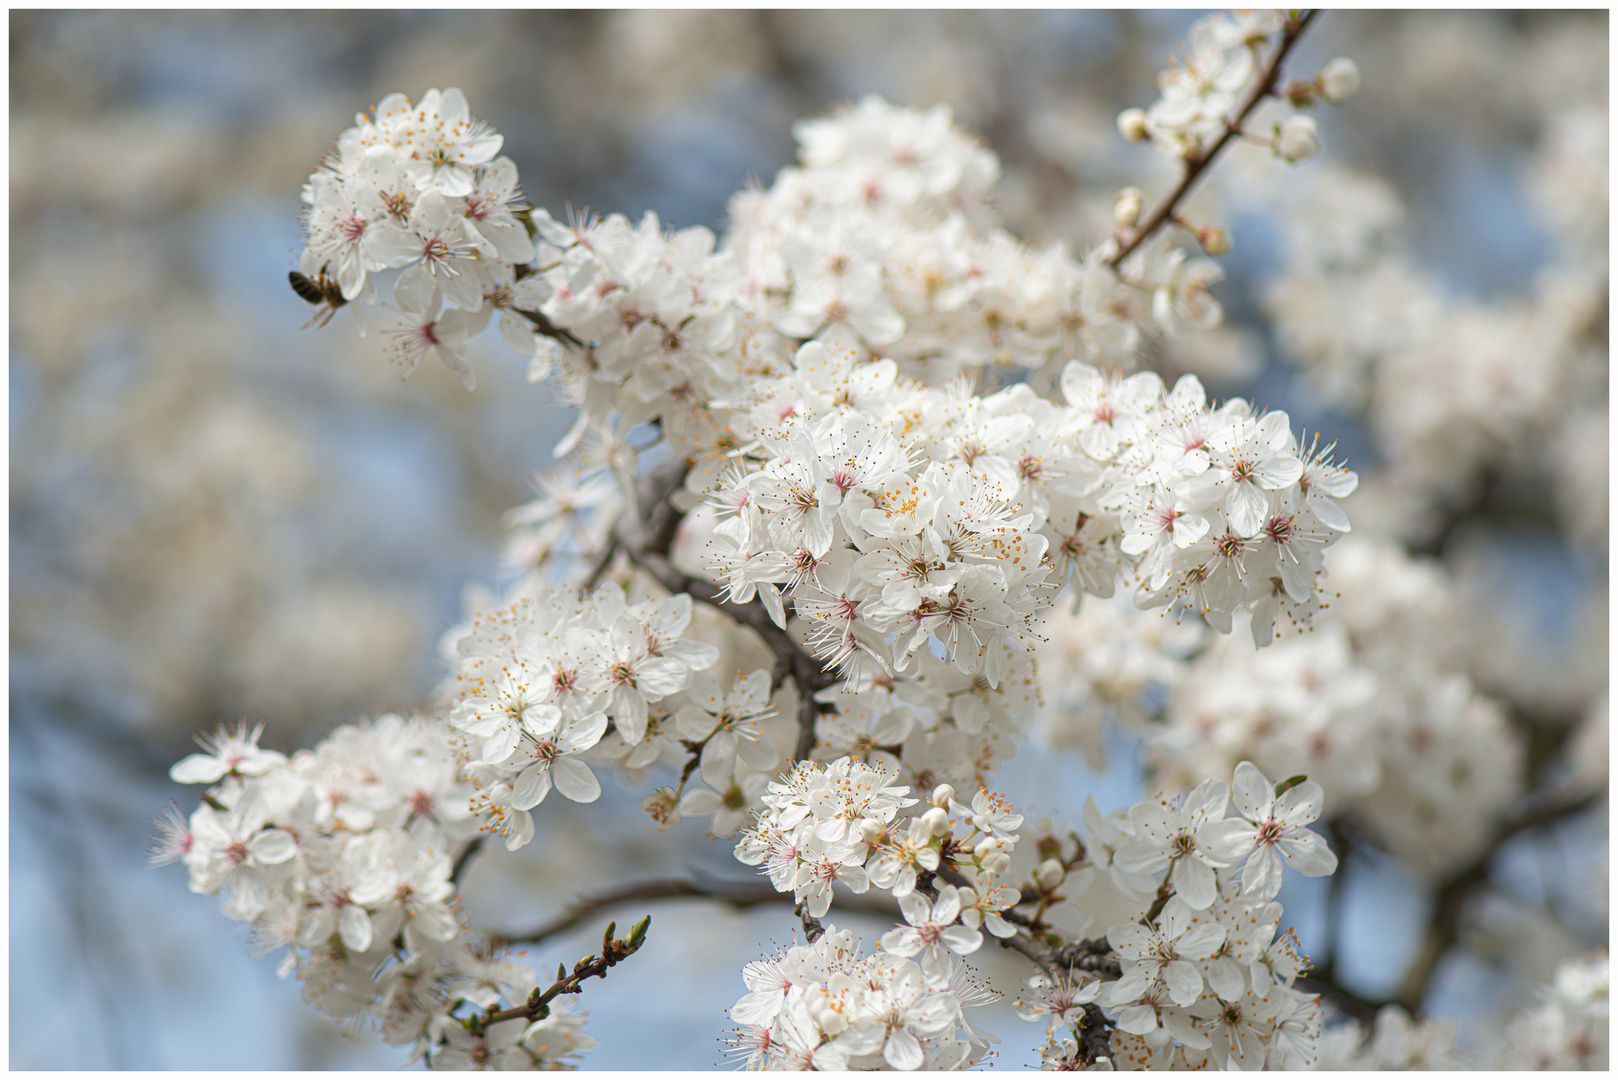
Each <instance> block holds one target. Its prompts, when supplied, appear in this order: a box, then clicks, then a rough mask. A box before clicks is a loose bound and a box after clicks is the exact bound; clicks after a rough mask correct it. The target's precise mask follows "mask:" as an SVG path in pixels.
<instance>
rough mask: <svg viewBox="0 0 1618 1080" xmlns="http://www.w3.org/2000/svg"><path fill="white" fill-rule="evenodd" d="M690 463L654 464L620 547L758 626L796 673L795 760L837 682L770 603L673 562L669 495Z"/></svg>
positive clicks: (620, 532)
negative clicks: (637, 515) (726, 592)
mask: <svg viewBox="0 0 1618 1080" xmlns="http://www.w3.org/2000/svg"><path fill="white" fill-rule="evenodd" d="M685 471H686V470H685V466H684V464H683V463H682V462H679V461H674V462H670V463H668V464H667V465H664V466H662V467H661V468H659V469H654V470H653V471H652V472H650V473H648V474H647V475H646V476H643V477H642V478H641V479H640V482H639V484H638V485H637V488H638V490H637V494H638V495H639V501H640V505H641V506H642V507H650V510H649V511H647V520H646V521H645V522H644V523H642V522H640V521H636V520H634V519H633V518H632V516H631V515H629V514H625V515H624V516H623V517H621V518H619V519H618V523H617V525H616V526H614V528H613V536H614V538H615V540H616V543H617V544H618V546H619V549H620V550H622V551H623V552H624V554H625V555H627V556H628V557H629V560H630V561H631V562H633V563H634V564H635V565H636V566H638V567H640V568H641V569H642V570H644V571H645V572H646V573H647V574H649V575H651V577H652V578H653V579H655V580H656V581H657V583H658V584H659V585H661V586H663V588H665V589H667V590H668V591H669V592H670V593H671V594H678V593H686V594H687V595H689V596H690V597H691V599H693V600H695V601H697V602H698V603H702V604H707V605H708V606H709V607H712V608H714V609H715V610H718V611H721V612H723V613H724V614H726V615H728V616H729V617H730V618H732V619H735V620H736V621H737V622H739V623H741V624H742V625H743V626H746V627H748V628H750V629H751V630H753V632H754V633H756V634H758V636H759V637H761V638H763V639H764V644H765V645H766V646H767V647H768V648H769V650H770V651H771V652H772V653H774V654H775V657H776V667H777V670H780V671H784V672H786V673H790V674H791V676H792V680H793V682H794V683H795V684H796V685H797V688H798V699H799V706H798V742H797V745H796V747H795V748H794V751H793V759H794V760H802V759H804V758H807V757H808V756H809V754H810V753H811V752H812V751H813V750H814V746H815V720H816V719H817V718H818V717H819V715H820V706H819V703H818V702H816V701H815V700H814V695H815V693H816V691H819V690H823V689H825V688H826V687H828V686H831V685H832V684H833V683H835V682H836V681H837V677H836V676H835V675H833V674H832V673H831V672H829V671H826V670H825V669H824V668H822V667H821V665H820V661H818V660H816V659H815V658H814V657H813V656H811V655H810V654H809V653H808V652H806V651H805V650H804V649H803V647H802V646H800V645H799V644H798V643H797V642H796V641H794V640H793V638H792V635H791V634H788V633H787V632H786V631H785V630H783V629H782V628H781V627H779V626H776V625H775V621H774V620H773V619H771V618H770V613H769V612H768V611H767V610H765V607H764V603H763V601H761V600H758V599H757V598H755V599H753V600H750V601H749V602H747V603H745V604H737V603H733V602H732V601H730V600H727V599H725V598H724V596H723V590H721V589H720V588H719V587H718V586H717V585H715V584H714V583H713V582H711V581H705V580H703V579H701V578H694V577H692V576H690V575H689V574H685V573H682V572H681V571H679V570H678V569H676V568H675V566H674V564H673V563H672V562H670V561H669V555H668V553H669V549H670V547H671V546H672V544H673V542H674V534H675V532H676V531H677V530H678V529H679V525H680V521H681V520H682V515H681V514H680V512H679V511H678V510H676V509H675V508H674V505H673V503H672V502H670V500H669V496H670V495H672V494H673V493H674V492H675V491H676V490H678V489H679V487H680V486H681V485H682V484H683V483H684V482H685Z"/></svg>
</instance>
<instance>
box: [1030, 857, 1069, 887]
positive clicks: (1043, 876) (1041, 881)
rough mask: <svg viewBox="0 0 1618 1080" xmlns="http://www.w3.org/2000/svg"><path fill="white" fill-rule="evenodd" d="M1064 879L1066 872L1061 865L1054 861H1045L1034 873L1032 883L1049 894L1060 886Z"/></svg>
mask: <svg viewBox="0 0 1618 1080" xmlns="http://www.w3.org/2000/svg"><path fill="white" fill-rule="evenodd" d="M1066 877H1067V871H1066V870H1064V869H1062V864H1061V863H1059V862H1057V861H1056V860H1055V859H1046V860H1045V861H1044V862H1042V863H1040V864H1039V868H1038V869H1037V870H1035V871H1034V883H1035V884H1036V885H1038V886H1039V887H1040V888H1041V889H1043V890H1045V891H1046V892H1050V891H1051V890H1052V889H1054V888H1056V887H1057V886H1058V885H1060V884H1062V881H1063V879H1064V878H1066Z"/></svg>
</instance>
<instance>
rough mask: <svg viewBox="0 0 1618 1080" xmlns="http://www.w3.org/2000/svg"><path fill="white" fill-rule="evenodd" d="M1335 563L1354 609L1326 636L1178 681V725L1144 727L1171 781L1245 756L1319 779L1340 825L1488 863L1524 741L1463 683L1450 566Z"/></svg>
mask: <svg viewBox="0 0 1618 1080" xmlns="http://www.w3.org/2000/svg"><path fill="white" fill-rule="evenodd" d="M1329 560H1330V562H1331V569H1332V574H1333V581H1334V583H1336V584H1337V585H1338V586H1339V587H1340V590H1341V593H1342V598H1341V599H1338V600H1336V601H1335V602H1334V603H1333V605H1332V608H1331V610H1330V612H1329V613H1327V614H1328V617H1324V619H1323V621H1322V622H1321V624H1320V625H1317V627H1316V629H1315V632H1314V633H1313V634H1310V635H1307V636H1304V637H1299V638H1295V639H1292V640H1289V641H1286V642H1282V643H1278V644H1277V645H1276V646H1274V647H1273V648H1271V649H1268V650H1264V651H1262V652H1261V651H1257V650H1254V649H1252V648H1249V647H1246V646H1245V643H1243V642H1242V641H1240V640H1239V638H1237V637H1231V638H1228V639H1222V640H1216V641H1214V642H1213V643H1212V644H1211V645H1210V646H1209V648H1208V649H1207V650H1206V651H1205V652H1203V653H1202V654H1201V655H1199V656H1198V657H1197V658H1196V659H1195V660H1194V661H1193V662H1192V663H1191V665H1190V667H1189V669H1188V670H1187V671H1186V673H1185V674H1184V675H1183V676H1182V678H1181V679H1180V680H1179V681H1178V683H1177V684H1176V685H1175V687H1174V689H1173V692H1172V693H1171V695H1170V697H1169V701H1168V705H1167V709H1166V712H1165V720H1166V724H1164V725H1163V726H1161V727H1158V726H1155V725H1154V726H1153V727H1152V728H1150V729H1147V728H1144V727H1143V728H1138V729H1137V730H1138V731H1141V732H1143V733H1146V734H1147V735H1148V739H1149V743H1150V746H1151V749H1152V757H1153V760H1154V762H1155V763H1156V765H1157V767H1158V769H1159V770H1160V773H1161V775H1162V776H1163V777H1164V778H1165V779H1166V780H1169V781H1170V782H1178V783H1187V784H1189V783H1192V782H1195V781H1196V780H1199V779H1201V778H1203V777H1207V776H1218V775H1220V774H1221V773H1223V772H1224V771H1225V770H1226V769H1229V768H1230V767H1231V763H1233V762H1235V761H1239V760H1241V759H1243V758H1247V759H1250V760H1253V761H1255V762H1258V763H1259V764H1260V765H1261V766H1263V767H1264V768H1266V769H1269V770H1272V771H1274V772H1277V773H1282V774H1287V775H1290V774H1293V773H1307V774H1308V775H1310V776H1312V777H1317V778H1319V779H1320V781H1321V783H1322V784H1324V785H1325V786H1326V788H1327V789H1328V790H1329V791H1331V793H1332V798H1333V799H1334V805H1333V808H1332V812H1333V814H1334V815H1335V814H1340V813H1350V814H1352V815H1353V816H1354V817H1355V818H1356V819H1357V820H1359V821H1360V822H1361V823H1362V824H1364V825H1365V826H1367V827H1368V828H1369V829H1370V832H1371V834H1372V835H1374V836H1375V837H1376V838H1377V840H1378V841H1379V842H1380V843H1381V844H1383V845H1385V846H1386V847H1387V848H1388V849H1390V850H1391V851H1393V852H1394V853H1395V854H1397V855H1398V856H1400V857H1401V858H1402V859H1406V860H1408V861H1409V862H1410V864H1411V865H1412V866H1415V867H1418V868H1420V869H1421V870H1422V872H1424V873H1431V874H1441V873H1443V872H1445V871H1446V870H1448V869H1450V868H1452V867H1454V866H1457V865H1460V864H1461V863H1464V862H1465V861H1466V860H1467V859H1469V858H1471V857H1472V856H1474V855H1475V854H1476V853H1477V852H1478V851H1480V850H1481V849H1482V847H1483V846H1484V845H1486V844H1487V843H1488V842H1489V840H1490V838H1491V836H1492V835H1493V830H1494V828H1495V825H1496V823H1497V822H1498V821H1499V819H1500V817H1501V815H1502V814H1503V813H1505V811H1506V810H1507V809H1508V808H1509V807H1511V806H1512V805H1513V804H1514V803H1515V801H1516V799H1517V798H1518V796H1519V794H1520V792H1521V791H1522V784H1523V780H1524V777H1523V775H1522V760H1523V747H1522V744H1521V740H1520V737H1519V736H1518V735H1517V734H1516V733H1515V731H1514V730H1513V728H1512V727H1511V725H1510V724H1509V723H1508V722H1507V720H1506V718H1505V716H1504V714H1503V712H1502V711H1501V708H1500V706H1499V705H1498V704H1497V703H1496V702H1494V701H1492V700H1491V699H1489V698H1487V697H1485V696H1483V695H1482V694H1481V693H1479V691H1478V690H1477V689H1476V688H1475V687H1474V686H1473V684H1472V681H1471V680H1470V678H1468V677H1467V675H1466V674H1465V671H1464V668H1463V666H1462V662H1463V657H1462V655H1461V653H1460V650H1459V642H1460V639H1461V630H1462V627H1461V616H1460V613H1459V609H1458V605H1457V602H1456V598H1455V596H1454V595H1453V590H1452V587H1451V586H1450V584H1449V582H1448V580H1447V578H1446V577H1445V576H1444V575H1443V573H1442V572H1441V570H1440V569H1439V568H1438V567H1437V566H1436V565H1433V564H1429V563H1426V562H1423V561H1419V560H1416V559H1412V558H1411V557H1410V556H1408V555H1406V554H1405V553H1404V552H1403V550H1402V549H1401V548H1399V547H1397V546H1396V545H1390V544H1386V543H1379V542H1375V541H1371V540H1368V539H1359V538H1355V539H1351V540H1349V541H1346V542H1345V543H1344V544H1341V545H1339V546H1338V547H1336V548H1333V549H1332V552H1331V553H1330V555H1329Z"/></svg>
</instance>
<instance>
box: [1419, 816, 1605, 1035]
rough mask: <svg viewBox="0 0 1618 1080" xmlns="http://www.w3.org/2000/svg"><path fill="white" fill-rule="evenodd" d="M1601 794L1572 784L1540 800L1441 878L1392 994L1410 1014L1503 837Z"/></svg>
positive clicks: (1423, 994) (1551, 821)
mask: <svg viewBox="0 0 1618 1080" xmlns="http://www.w3.org/2000/svg"><path fill="white" fill-rule="evenodd" d="M1603 797H1604V793H1603V792H1601V791H1590V790H1576V791H1569V792H1563V793H1561V794H1558V795H1553V796H1550V797H1548V798H1546V799H1543V800H1541V801H1540V802H1538V803H1536V804H1535V805H1533V806H1530V807H1528V808H1527V809H1525V810H1522V811H1520V812H1518V813H1517V815H1516V816H1514V817H1513V818H1511V819H1510V820H1508V821H1507V822H1506V823H1505V824H1503V825H1501V826H1500V828H1499V829H1498V830H1497V831H1496V832H1495V836H1494V840H1493V841H1492V842H1491V843H1490V844H1489V846H1488V847H1487V848H1486V849H1485V850H1484V852H1483V854H1481V855H1479V856H1478V857H1477V858H1475V859H1473V860H1472V861H1471V862H1469V863H1467V864H1466V865H1465V866H1463V867H1461V868H1460V869H1459V870H1456V871H1455V872H1454V873H1452V874H1450V875H1449V876H1448V877H1447V878H1445V879H1444V881H1443V882H1442V883H1440V884H1439V886H1438V888H1437V890H1436V891H1435V892H1434V894H1433V911H1432V915H1431V916H1430V917H1429V919H1428V922H1427V932H1426V933H1425V934H1424V935H1423V937H1422V942H1421V945H1420V946H1419V947H1418V948H1417V950H1416V956H1415V959H1413V960H1412V961H1411V962H1410V966H1409V967H1408V968H1406V970H1405V975H1404V978H1403V979H1402V980H1401V981H1400V984H1399V992H1398V994H1397V995H1395V997H1394V999H1393V1000H1394V1001H1396V1002H1398V1003H1399V1004H1400V1005H1403V1006H1404V1007H1405V1008H1406V1009H1408V1010H1410V1012H1411V1013H1412V1014H1414V1013H1415V1012H1416V1011H1417V1010H1418V1009H1420V1008H1421V1003H1422V1000H1423V999H1424V998H1425V997H1426V996H1427V984H1428V983H1429V982H1431V981H1432V977H1433V972H1434V970H1435V969H1436V968H1437V967H1438V962H1439V961H1440V960H1442V959H1443V957H1444V954H1445V953H1447V952H1448V951H1449V949H1450V947H1451V946H1452V945H1454V944H1455V942H1456V940H1457V939H1458V938H1459V937H1460V931H1461V916H1462V914H1463V912H1464V911H1465V908H1466V902H1467V900H1468V899H1469V898H1470V896H1471V894H1472V891H1473V890H1474V889H1476V888H1477V887H1478V886H1479V885H1482V884H1484V883H1485V882H1487V881H1488V878H1489V866H1490V864H1491V863H1492V862H1493V861H1494V856H1495V855H1496V854H1497V853H1498V852H1499V850H1500V848H1501V846H1502V845H1504V844H1505V842H1506V841H1507V840H1510V839H1511V838H1512V837H1514V836H1517V835H1519V834H1521V833H1524V832H1528V831H1531V830H1533V829H1541V828H1544V827H1546V826H1548V825H1554V824H1555V823H1556V822H1558V821H1561V820H1563V819H1565V818H1569V817H1572V816H1574V815H1576V814H1580V813H1583V812H1584V811H1585V810H1588V809H1589V808H1590V807H1592V806H1594V805H1595V804H1596V803H1597V802H1598V801H1600V799H1601V798H1603Z"/></svg>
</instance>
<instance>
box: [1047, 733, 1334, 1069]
mask: <svg viewBox="0 0 1618 1080" xmlns="http://www.w3.org/2000/svg"><path fill="white" fill-rule="evenodd" d="M1323 800H1324V792H1323V791H1322V790H1321V788H1320V785H1319V784H1317V783H1315V782H1314V781H1312V780H1305V781H1302V782H1300V783H1296V784H1290V786H1289V783H1283V784H1271V783H1270V781H1269V779H1268V778H1267V777H1265V776H1264V774H1263V773H1262V772H1260V771H1259V770H1258V768H1257V767H1256V766H1254V765H1253V764H1252V763H1251V762H1245V761H1244V762H1242V763H1241V764H1240V765H1238V766H1237V767H1236V771H1235V781H1234V789H1233V788H1232V786H1231V785H1230V784H1227V783H1226V782H1225V781H1223V780H1207V781H1204V782H1203V783H1202V784H1199V785H1198V786H1197V788H1196V789H1195V790H1193V791H1192V792H1190V794H1188V795H1186V796H1185V797H1184V798H1183V799H1178V800H1174V801H1170V800H1167V799H1159V800H1147V801H1145V802H1141V803H1137V804H1136V805H1135V806H1133V807H1131V808H1130V809H1129V810H1128V811H1127V813H1126V812H1124V811H1118V812H1116V813H1114V814H1113V815H1112V816H1111V817H1110V818H1108V819H1106V820H1104V821H1103V820H1102V819H1101V818H1100V815H1099V813H1097V812H1096V810H1095V806H1094V802H1093V800H1092V802H1091V804H1090V805H1089V807H1087V810H1086V819H1087V823H1088V826H1089V831H1090V838H1089V842H1088V844H1087V846H1086V853H1087V856H1088V857H1087V860H1086V863H1087V865H1083V866H1081V867H1075V869H1078V871H1079V873H1078V874H1077V875H1075V881H1074V884H1073V886H1072V895H1073V896H1074V897H1075V898H1076V899H1079V904H1080V907H1081V908H1082V909H1084V910H1086V911H1090V912H1092V913H1094V914H1093V915H1092V917H1091V920H1090V921H1091V922H1092V923H1093V922H1094V915H1099V914H1101V913H1104V912H1107V911H1115V912H1128V913H1129V914H1128V918H1129V921H1122V922H1114V923H1113V924H1112V925H1110V926H1109V927H1107V929H1106V933H1105V937H1106V941H1107V943H1108V944H1109V945H1110V946H1111V948H1112V953H1113V956H1114V957H1115V958H1116V959H1117V961H1118V963H1119V967H1120V975H1119V977H1118V978H1116V979H1111V980H1108V979H1104V978H1102V977H1101V976H1099V975H1096V974H1094V973H1091V972H1083V971H1072V972H1068V973H1066V974H1062V975H1059V976H1058V977H1055V978H1052V977H1049V976H1036V977H1035V978H1033V979H1031V980H1029V984H1028V990H1029V992H1028V994H1027V996H1026V997H1025V998H1023V999H1021V1000H1019V1002H1018V1012H1019V1014H1020V1015H1021V1016H1022V1017H1023V1019H1025V1020H1039V1019H1041V1018H1042V1017H1043V1018H1045V1019H1046V1021H1047V1025H1048V1026H1047V1043H1046V1047H1045V1049H1044V1051H1043V1056H1044V1058H1045V1060H1046V1062H1047V1064H1048V1065H1051V1066H1052V1067H1061V1063H1062V1062H1064V1061H1066V1062H1069V1064H1068V1066H1067V1067H1072V1065H1071V1062H1072V1060H1073V1048H1074V1047H1075V1045H1076V1043H1075V1042H1074V1037H1075V1036H1076V1035H1077V1033H1078V1032H1079V1030H1080V1028H1081V1027H1082V1026H1084V1025H1083V1023H1081V1021H1082V1020H1083V1013H1084V1007H1085V1006H1086V1005H1089V1004H1091V1003H1094V1004H1095V1005H1097V1006H1099V1007H1101V1008H1103V1009H1104V1010H1106V1011H1107V1012H1108V1014H1109V1015H1111V1016H1112V1017H1113V1018H1114V1019H1115V1021H1116V1024H1117V1028H1116V1030H1115V1032H1114V1033H1113V1035H1112V1043H1111V1047H1112V1051H1113V1056H1114V1060H1115V1062H1116V1063H1118V1064H1120V1065H1122V1064H1128V1065H1129V1066H1131V1067H1135V1068H1206V1067H1218V1068H1257V1067H1262V1066H1263V1065H1265V1064H1266V1063H1268V1064H1269V1066H1270V1067H1272V1068H1300V1067H1304V1066H1307V1065H1309V1064H1312V1063H1313V1060H1314V1055H1315V1045H1314V1044H1315V1039H1316V1037H1317V1036H1318V1034H1319V1032H1320V1021H1321V1016H1322V1010H1321V1008H1320V1005H1319V1003H1318V1001H1317V999H1316V997H1315V995H1312V994H1304V993H1302V992H1299V991H1296V990H1294V989H1293V982H1294V981H1295V980H1296V979H1297V977H1298V976H1299V975H1300V974H1302V973H1304V972H1305V971H1306V970H1307V968H1308V961H1307V958H1306V957H1304V956H1302V955H1301V954H1300V953H1299V951H1298V947H1297V941H1296V938H1295V937H1294V936H1293V934H1292V933H1291V932H1290V931H1287V932H1285V933H1280V934H1279V936H1277V934H1278V931H1279V929H1280V920H1281V914H1282V912H1281V906H1280V905H1279V904H1277V903H1274V898H1275V895H1276V894H1277V892H1279V891H1280V887H1281V874H1282V867H1283V865H1289V866H1292V867H1293V868H1294V869H1297V870H1299V871H1300V872H1302V873H1304V874H1306V875H1309V876H1318V875H1321V874H1330V873H1332V872H1333V871H1334V870H1335V869H1336V867H1337V859H1336V857H1335V856H1334V855H1333V854H1332V853H1331V851H1330V849H1328V848H1327V846H1326V843H1325V841H1324V840H1322V839H1321V838H1320V837H1319V836H1318V835H1317V834H1315V833H1314V832H1312V831H1310V830H1309V829H1307V828H1305V826H1307V825H1308V824H1310V823H1311V822H1313V821H1314V820H1315V819H1316V817H1317V816H1318V814H1319V812H1320V809H1321V804H1322V802H1323ZM1230 809H1234V810H1235V811H1236V813H1235V815H1234V816H1229V817H1227V816H1226V814H1227V811H1228V810H1230ZM1238 867H1240V868H1241V869H1240V874H1239V876H1238V874H1237V868H1238ZM1102 870H1105V873H1100V871H1102ZM1067 871H1068V867H1067V865H1066V864H1063V863H1060V862H1057V861H1054V860H1052V861H1050V862H1049V863H1047V864H1046V865H1044V866H1042V867H1041V869H1040V871H1039V874H1040V875H1045V876H1046V877H1045V880H1041V881H1040V886H1041V887H1042V888H1043V889H1044V890H1045V891H1046V892H1048V893H1054V892H1055V889H1056V887H1057V886H1058V885H1060V884H1061V883H1062V882H1063V880H1064V879H1065V878H1066V876H1067ZM1036 880H1038V878H1037V877H1036ZM1148 902H1150V906H1149V907H1146V906H1145V905H1146V904H1148ZM1143 908H1144V913H1143ZM1064 1026H1065V1028H1066V1030H1064Z"/></svg>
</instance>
